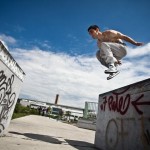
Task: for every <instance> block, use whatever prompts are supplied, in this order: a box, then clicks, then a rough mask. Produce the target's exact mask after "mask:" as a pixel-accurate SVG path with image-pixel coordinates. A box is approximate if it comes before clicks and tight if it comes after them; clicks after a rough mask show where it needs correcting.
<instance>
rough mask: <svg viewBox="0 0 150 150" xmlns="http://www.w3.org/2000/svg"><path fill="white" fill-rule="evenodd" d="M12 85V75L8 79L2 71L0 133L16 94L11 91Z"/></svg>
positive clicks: (0, 73) (0, 80) (0, 77)
mask: <svg viewBox="0 0 150 150" xmlns="http://www.w3.org/2000/svg"><path fill="white" fill-rule="evenodd" d="M13 83H14V75H13V74H12V75H11V76H10V77H8V76H6V74H5V73H4V70H1V71H0V133H1V132H2V131H3V130H4V129H5V126H4V124H3V122H4V121H6V120H7V119H8V113H9V112H10V110H11V108H12V106H13V104H14V102H15V99H16V93H15V92H13V90H12V85H13Z"/></svg>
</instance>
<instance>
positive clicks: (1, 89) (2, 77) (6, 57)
mask: <svg viewBox="0 0 150 150" xmlns="http://www.w3.org/2000/svg"><path fill="white" fill-rule="evenodd" d="M24 75H25V74H24V72H23V70H22V69H21V68H20V67H19V65H18V64H17V62H16V61H15V60H14V59H13V57H12V56H11V55H10V53H9V52H8V50H7V49H6V47H5V46H4V44H3V43H2V42H1V41H0V136H2V135H4V134H5V132H6V130H7V127H8V126H9V123H10V120H11V117H12V114H13V111H14V108H15V105H16V102H17V99H18V96H19V92H20V88H21V85H22V83H23V77H24Z"/></svg>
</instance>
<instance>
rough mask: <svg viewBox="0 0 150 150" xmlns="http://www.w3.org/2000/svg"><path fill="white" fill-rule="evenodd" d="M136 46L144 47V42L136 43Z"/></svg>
mask: <svg viewBox="0 0 150 150" xmlns="http://www.w3.org/2000/svg"><path fill="white" fill-rule="evenodd" d="M135 45H136V46H142V45H144V43H142V42H136V43H135Z"/></svg>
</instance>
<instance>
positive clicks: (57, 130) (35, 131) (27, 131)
mask: <svg viewBox="0 0 150 150" xmlns="http://www.w3.org/2000/svg"><path fill="white" fill-rule="evenodd" d="M94 139H95V131H92V130H87V129H82V128H78V127H76V126H73V125H69V124H66V123H62V122H59V121H56V120H54V119H49V118H48V117H43V116H34V115H31V116H26V117H22V118H18V119H14V120H12V121H11V123H10V125H9V128H8V133H7V134H6V136H3V137H0V150H95V149H96V148H94Z"/></svg>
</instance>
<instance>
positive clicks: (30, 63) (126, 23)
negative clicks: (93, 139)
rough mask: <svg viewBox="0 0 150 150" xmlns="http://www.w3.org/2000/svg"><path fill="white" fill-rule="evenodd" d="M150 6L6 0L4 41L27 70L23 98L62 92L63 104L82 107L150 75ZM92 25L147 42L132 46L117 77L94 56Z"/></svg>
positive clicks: (133, 0)
mask: <svg viewBox="0 0 150 150" xmlns="http://www.w3.org/2000/svg"><path fill="white" fill-rule="evenodd" d="M149 8H150V1H149V0H140V1H137V0H113V1H111V0H105V1H101V0H53V1H52V0H1V5H0V22H1V24H0V39H1V40H3V41H4V42H5V43H6V45H7V46H8V47H9V50H10V52H11V54H12V55H13V57H14V58H15V59H16V60H17V62H19V64H20V66H21V67H22V69H23V70H24V71H25V73H26V79H25V81H24V86H23V88H22V91H21V95H20V97H26V98H32V99H38V100H41V99H42V100H43V101H50V102H52V101H53V100H54V99H55V94H57V93H60V95H62V96H60V98H61V99H62V100H61V101H60V102H61V103H62V104H63V103H66V104H68V105H75V106H78V105H80V104H81V103H82V106H83V105H84V102H85V101H97V97H98V94H99V93H101V92H105V91H108V90H112V89H114V88H118V87H120V86H124V85H126V84H129V83H131V82H136V81H139V80H142V79H146V78H148V77H149V75H150V74H149V71H148V69H149V65H148V64H147V61H148V60H149V58H150V56H149V51H150V44H149V41H150V40H149V39H150V34H149V27H150V19H149V18H150V9H149ZM91 24H97V25H99V26H100V28H101V30H102V31H104V30H107V29H114V30H118V31H120V32H122V33H124V34H126V35H128V36H130V37H132V38H133V39H135V40H137V41H139V42H144V43H145V46H143V47H140V48H139V47H134V46H132V45H131V44H128V46H129V49H128V52H129V54H128V56H127V57H126V58H125V59H124V66H122V72H123V73H122V74H120V75H119V77H118V78H115V79H113V80H112V81H109V82H108V81H106V77H105V76H106V75H104V74H103V71H104V68H103V66H100V64H99V62H98V61H97V60H96V58H95V53H96V50H97V46H96V41H94V40H93V39H92V38H91V37H90V36H89V35H88V33H87V28H88V27H89V26H90V25H91ZM140 62H141V63H140ZM25 63H26V65H25ZM137 63H139V66H140V65H141V67H139V70H137V68H134V67H135V66H134V65H135V64H137ZM36 65H37V66H36ZM43 69H45V70H43ZM133 70H134V71H133ZM41 72H42V73H43V74H44V78H43V74H42V73H41ZM37 73H38V74H37ZM127 73H128V74H127ZM89 74H90V75H89ZM125 77H128V81H126V82H125V81H122V79H123V80H124V78H125ZM41 78H42V79H41ZM93 78H94V79H95V80H94V79H93ZM33 79H34V80H35V81H34V82H33ZM87 80H88V81H87ZM120 81H121V84H120ZM32 82H33V84H31V83H32ZM81 83H82V85H81ZM99 83H104V84H103V86H102V85H100V84H99ZM29 84H30V85H29ZM37 84H38V85H37ZM62 84H63V86H62ZM110 84H111V85H112V86H111V88H110ZM37 86H38V87H40V88H38V89H37ZM79 88H80V91H78V90H77V89H79ZM81 88H82V90H81ZM84 90H85V91H84ZM37 92H38V93H39V95H37ZM86 92H87V93H88V94H87V93H86ZM90 93H91V94H90ZM77 95H78V96H77ZM70 99H71V100H70Z"/></svg>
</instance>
